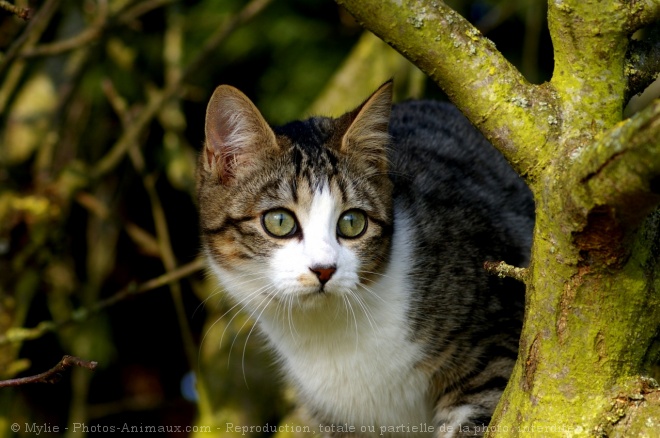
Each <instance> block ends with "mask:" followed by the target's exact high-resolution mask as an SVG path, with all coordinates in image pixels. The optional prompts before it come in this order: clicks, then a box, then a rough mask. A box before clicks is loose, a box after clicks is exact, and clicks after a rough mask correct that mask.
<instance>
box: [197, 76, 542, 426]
mask: <svg viewBox="0 0 660 438" xmlns="http://www.w3.org/2000/svg"><path fill="white" fill-rule="evenodd" d="M205 131H206V132H205V133H206V141H205V146H204V150H203V151H202V153H201V155H200V159H199V165H198V175H197V177H198V183H197V184H198V198H199V209H200V229H201V239H202V243H203V248H204V251H205V253H206V256H207V259H208V265H209V270H210V271H211V272H212V274H213V275H214V276H215V277H217V280H218V281H219V283H220V285H221V286H222V288H223V289H225V290H226V292H227V293H228V294H229V295H230V296H231V297H232V298H233V300H235V301H236V303H237V305H239V306H241V307H242V308H244V309H245V310H246V311H247V312H248V314H249V315H250V316H251V317H252V318H253V319H255V320H257V323H258V326H259V328H260V330H261V331H262V332H263V334H265V337H266V338H267V340H268V343H269V345H270V346H271V347H272V349H273V350H274V351H275V353H276V355H277V357H278V360H279V362H280V364H281V367H282V369H283V371H284V375H285V376H286V378H287V379H288V381H289V382H290V383H291V384H292V385H293V387H294V388H295V389H296V390H297V394H298V402H299V405H300V406H301V407H302V408H303V409H304V411H305V412H306V415H307V417H308V418H309V419H310V422H311V424H312V425H315V426H316V427H318V428H319V429H320V432H321V433H322V434H323V435H324V436H333V437H338V436H358V437H362V436H365V437H366V436H437V437H449V436H480V435H482V434H483V431H484V430H485V427H486V426H487V425H488V423H489V421H490V417H491V415H492V413H493V410H494V408H495V406H496V404H497V402H498V400H499V398H500V396H501V394H502V391H503V389H504V387H505V385H506V383H507V380H508V378H509V375H510V373H511V370H512V368H513V364H514V362H515V360H516V356H517V349H518V338H519V333H520V328H521V320H522V313H523V307H524V286H523V285H522V284H519V283H517V282H515V281H513V280H511V279H502V278H498V276H491V275H488V274H487V273H486V272H485V270H484V269H483V263H484V261H486V260H492V261H499V260H505V261H507V262H508V263H511V264H514V265H519V266H520V265H525V264H526V263H528V258H529V253H530V245H531V235H532V228H533V224H534V203H533V200H532V196H531V193H530V191H529V189H528V188H527V187H526V186H525V184H524V183H523V181H522V180H521V179H520V178H519V177H518V175H516V173H515V172H514V171H513V170H512V168H511V167H510V166H509V165H508V163H507V162H506V161H505V160H504V158H503V157H502V156H501V155H500V154H499V152H497V151H496V150H495V149H494V147H493V146H492V145H491V144H490V143H488V141H487V140H486V139H485V138H484V137H483V136H482V135H481V134H480V133H479V132H478V131H477V130H476V129H475V128H474V127H472V125H471V124H470V123H469V122H468V121H467V119H466V118H465V117H464V116H463V115H462V114H461V113H460V112H459V111H458V110H457V109H456V108H455V107H453V106H452V105H450V104H448V103H440V102H434V101H409V102H404V103H400V104H396V105H394V106H393V105H392V83H391V82H387V83H385V84H384V85H383V86H381V87H380V88H379V89H378V90H377V91H376V92H374V93H373V94H372V95H371V96H370V97H369V98H368V99H367V100H366V101H365V102H364V103H363V104H362V105H360V106H359V107H358V108H356V109H355V110H353V111H350V112H348V113H346V114H344V115H343V116H341V117H338V118H328V117H313V118H310V119H307V120H303V121H294V122H291V123H288V124H286V125H283V126H279V127H271V126H269V125H268V123H267V122H266V121H265V119H264V118H263V116H262V115H261V113H260V112H259V110H258V109H257V108H256V107H255V105H254V104H253V103H252V102H251V101H250V100H249V99H248V98H247V97H246V96H245V95H244V94H243V93H241V92H240V91H238V90H237V89H235V88H233V87H231V86H227V85H221V86H220V87H218V88H217V89H216V90H215V92H214V94H213V96H212V98H211V100H210V102H209V104H208V109H207V114H206V125H205Z"/></svg>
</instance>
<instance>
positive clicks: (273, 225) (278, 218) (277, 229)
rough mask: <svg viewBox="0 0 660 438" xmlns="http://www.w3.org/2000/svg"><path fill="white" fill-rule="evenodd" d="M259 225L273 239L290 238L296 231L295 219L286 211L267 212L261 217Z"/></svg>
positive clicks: (279, 209)
mask: <svg viewBox="0 0 660 438" xmlns="http://www.w3.org/2000/svg"><path fill="white" fill-rule="evenodd" d="M261 225H262V226H263V227H264V230H266V232H267V233H268V234H270V235H271V236H274V237H291V236H293V235H294V234H296V231H298V225H297V223H296V218H295V217H294V216H293V213H291V212H290V211H288V210H284V209H282V208H278V209H276V210H269V211H267V212H266V213H264V214H263V216H261Z"/></svg>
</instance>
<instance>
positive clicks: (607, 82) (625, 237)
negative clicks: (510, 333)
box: [340, 0, 660, 436]
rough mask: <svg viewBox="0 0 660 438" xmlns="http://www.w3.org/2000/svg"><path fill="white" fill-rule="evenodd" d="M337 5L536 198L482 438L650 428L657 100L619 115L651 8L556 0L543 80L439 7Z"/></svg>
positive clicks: (659, 175)
mask: <svg viewBox="0 0 660 438" xmlns="http://www.w3.org/2000/svg"><path fill="white" fill-rule="evenodd" d="M340 3H341V4H343V5H345V6H346V8H347V9H348V10H349V11H350V12H351V13H352V14H353V15H354V16H355V17H356V18H357V19H358V21H360V22H361V23H362V24H363V25H364V26H365V27H366V28H367V29H369V30H371V31H373V32H374V33H375V34H376V35H378V36H379V37H381V38H383V39H384V40H385V41H386V42H388V43H390V44H391V45H392V46H394V47H395V48H396V49H397V50H399V51H400V52H401V53H403V54H404V55H405V56H407V57H408V58H409V59H410V60H411V61H412V62H413V63H415V64H416V65H417V66H418V67H420V68H421V69H422V70H423V71H424V72H426V73H427V74H428V75H430V76H431V77H432V78H433V79H434V80H435V81H436V82H437V83H438V84H439V85H440V86H442V87H443V88H444V90H445V91H446V92H447V94H448V95H449V96H450V98H451V99H452V100H453V101H454V103H455V104H456V105H457V106H458V107H459V108H461V110H462V111H463V112H464V113H465V114H466V116H467V117H468V118H469V119H470V120H471V121H472V122H473V123H474V124H475V125H476V126H477V127H478V128H479V129H481V130H482V132H484V134H485V135H486V136H487V137H488V138H489V139H490V140H491V141H492V142H493V144H494V145H495V146H496V147H497V148H498V149H499V150H500V151H501V152H502V153H503V154H504V155H505V156H506V158H507V159H508V160H509V161H510V162H511V163H512V165H513V166H514V168H515V169H516V170H517V171H518V173H519V174H520V175H521V176H522V177H523V178H525V180H526V181H527V183H528V185H529V186H530V188H531V189H532V191H533V193H534V196H535V200H536V211H537V222H536V227H535V231H534V244H533V249H532V262H531V265H530V267H529V269H528V273H527V275H526V276H525V280H526V283H527V307H526V316H525V323H524V327H523V333H522V337H521V341H520V354H519V360H518V362H517V364H516V368H515V370H514V373H513V376H512V378H511V381H510V383H509V385H508V387H507V390H506V392H505V395H504V397H503V398H502V400H501V403H500V405H499V407H498V410H497V411H496V413H495V416H494V417H493V420H492V422H491V425H490V426H491V429H490V432H489V433H490V436H518V435H520V436H522V435H528V434H529V433H530V432H533V433H536V434H540V435H543V436H546V435H564V436H580V435H594V434H595V435H599V436H607V435H619V436H625V435H626V434H628V433H631V432H632V428H634V431H635V432H639V431H641V430H644V428H648V431H651V430H655V428H656V427H657V426H655V425H657V424H660V417H658V412H659V411H660V408H659V407H658V399H659V397H658V394H657V391H658V390H657V388H656V386H655V384H654V383H653V382H652V381H650V380H646V379H645V378H644V377H643V376H644V375H645V374H646V373H648V372H649V370H650V367H651V365H652V364H653V363H654V362H655V361H656V360H657V358H658V346H657V343H656V340H657V339H658V333H659V330H660V294H659V292H660V279H659V278H658V277H659V276H658V274H659V273H660V272H659V265H658V262H659V257H660V235H659V233H660V212H659V211H658V210H657V207H658V205H659V204H660V102H655V104H653V105H651V106H650V107H649V108H648V109H646V110H644V111H643V112H641V113H639V114H637V115H635V116H633V117H632V118H631V119H628V120H623V116H622V110H623V107H624V104H625V103H626V102H625V95H626V87H627V82H628V77H627V76H626V69H625V65H626V62H627V59H626V56H627V55H626V54H627V53H628V43H629V37H630V36H631V35H632V33H633V32H634V31H636V30H637V29H639V28H640V27H642V26H645V25H648V24H650V23H652V22H654V21H657V20H658V19H659V18H660V2H658V1H647V2H623V1H617V0H600V1H596V0H562V1H550V2H549V5H548V20H549V28H550V32H551V35H552V40H553V45H554V51H555V70H554V73H553V77H552V80H551V81H550V82H549V83H546V84H542V85H532V84H529V83H528V82H527V81H525V80H524V78H523V77H522V76H521V75H520V73H519V72H518V71H517V70H516V69H515V68H514V67H513V66H512V65H510V64H509V63H508V62H507V61H506V60H505V59H504V58H503V57H502V56H501V54H499V53H498V52H497V50H496V49H495V47H494V45H493V44H492V43H491V42H490V41H488V40H487V39H486V38H484V37H482V36H481V35H480V34H479V32H478V31H477V30H476V29H474V28H473V27H472V26H471V25H470V24H469V23H468V22H467V21H465V20H464V19H463V18H462V17H460V16H459V15H457V14H456V13H455V12H453V11H452V10H451V9H450V8H448V7H447V6H446V5H445V4H444V3H443V2H440V1H421V0H419V1H413V0H404V1H399V2H397V1H390V0H385V1H382V0H341V1H340ZM633 413H635V415H633ZM640 413H643V415H645V417H644V419H643V420H641V418H642V417H641V416H640V415H642V414H640ZM627 428H631V429H630V430H628V429H627ZM648 431H647V432H648Z"/></svg>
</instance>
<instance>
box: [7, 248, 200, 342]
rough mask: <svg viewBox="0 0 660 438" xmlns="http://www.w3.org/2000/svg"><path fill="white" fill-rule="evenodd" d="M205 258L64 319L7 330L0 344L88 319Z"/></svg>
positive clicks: (188, 270) (189, 269)
mask: <svg viewBox="0 0 660 438" xmlns="http://www.w3.org/2000/svg"><path fill="white" fill-rule="evenodd" d="M204 266H205V263H204V260H203V259H201V258H199V259H196V260H193V261H192V262H190V263H187V264H185V265H182V266H180V267H178V268H176V269H174V270H172V271H169V272H168V273H166V274H163V275H161V276H159V277H156V278H152V279H151V280H149V281H146V282H144V283H142V284H139V285H135V284H130V285H128V286H126V287H125V288H123V289H121V290H120V291H119V292H117V293H115V294H114V295H112V296H110V297H108V298H106V299H104V300H101V301H99V302H97V303H96V304H94V305H93V306H91V307H81V308H79V309H77V310H75V311H73V312H72V314H71V317H70V318H68V319H65V320H62V321H57V322H55V321H42V322H40V323H39V324H37V326H36V327H34V328H23V327H16V328H11V329H9V330H7V332H6V333H5V334H3V335H0V346H2V345H7V344H11V343H17V342H23V341H26V340H29V339H37V338H40V337H41V336H43V335H44V334H46V333H49V332H54V331H56V330H58V329H60V328H61V327H63V326H65V325H67V324H71V323H73V322H79V321H84V320H87V319H88V318H89V317H90V316H92V315H94V314H96V313H98V312H100V311H102V310H104V309H106V308H108V307H110V306H113V305H115V304H117V303H119V302H121V301H123V300H125V299H127V298H129V297H131V296H134V295H139V294H142V293H144V292H148V291H150V290H153V289H157V288H159V287H162V286H165V285H168V284H170V283H173V282H176V281H179V280H180V279H182V278H185V277H187V276H189V275H192V274H194V273H195V272H197V271H200V270H202V269H203V268H204Z"/></svg>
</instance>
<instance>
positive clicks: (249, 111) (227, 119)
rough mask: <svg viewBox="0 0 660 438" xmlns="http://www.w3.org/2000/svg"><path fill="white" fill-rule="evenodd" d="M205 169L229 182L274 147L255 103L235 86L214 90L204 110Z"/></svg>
mask: <svg viewBox="0 0 660 438" xmlns="http://www.w3.org/2000/svg"><path fill="white" fill-rule="evenodd" d="M205 133H206V142H205V143H206V145H205V160H203V165H204V168H205V169H206V171H207V172H209V173H212V174H217V176H218V177H219V179H220V181H221V182H222V183H223V184H229V183H231V182H233V181H234V180H236V178H237V177H238V176H239V175H240V174H242V173H245V172H248V171H250V169H252V168H254V166H255V163H257V162H259V161H260V156H262V155H263V154H266V153H268V152H272V151H276V150H277V141H276V139H275V133H274V132H273V130H272V129H271V128H270V126H268V123H266V120H264V118H263V116H262V115H261V113H260V112H259V110H258V109H257V107H256V106H254V104H253V103H252V101H250V99H248V97H247V96H246V95H245V94H243V93H241V92H240V91H239V90H237V89H236V88H234V87H231V86H229V85H220V86H219V87H218V88H216V89H215V92H214V93H213V96H212V97H211V100H210V101H209V104H208V107H207V110H206V126H205Z"/></svg>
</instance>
